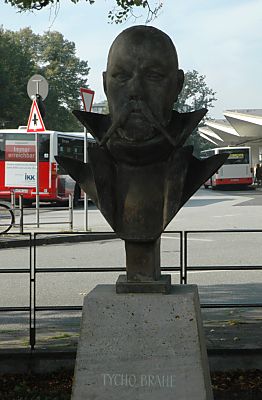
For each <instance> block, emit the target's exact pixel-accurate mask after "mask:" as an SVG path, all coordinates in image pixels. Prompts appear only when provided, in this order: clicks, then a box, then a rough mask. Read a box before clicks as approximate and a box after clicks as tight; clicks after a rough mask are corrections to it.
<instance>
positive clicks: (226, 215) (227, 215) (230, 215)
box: [213, 214, 239, 218]
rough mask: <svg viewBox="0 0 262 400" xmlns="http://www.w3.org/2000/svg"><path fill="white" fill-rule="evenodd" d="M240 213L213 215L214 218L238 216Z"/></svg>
mask: <svg viewBox="0 0 262 400" xmlns="http://www.w3.org/2000/svg"><path fill="white" fill-rule="evenodd" d="M238 215H239V214H224V215H213V218H224V217H237V216H238Z"/></svg>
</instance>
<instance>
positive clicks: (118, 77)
mask: <svg viewBox="0 0 262 400" xmlns="http://www.w3.org/2000/svg"><path fill="white" fill-rule="evenodd" d="M112 76H113V78H114V79H116V80H117V81H119V82H125V81H127V80H128V79H129V75H128V74H127V73H125V72H117V73H115V74H113V75H112Z"/></svg>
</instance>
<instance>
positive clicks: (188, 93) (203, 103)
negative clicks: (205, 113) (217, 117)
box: [174, 70, 217, 156]
mask: <svg viewBox="0 0 262 400" xmlns="http://www.w3.org/2000/svg"><path fill="white" fill-rule="evenodd" d="M205 78H206V77H205V76H204V75H200V74H199V72H197V71H195V70H193V71H187V72H186V73H185V82H184V86H183V89H182V91H181V93H180V95H179V97H178V101H177V103H176V104H175V106H174V109H175V110H177V111H179V112H190V111H195V110H200V109H201V108H207V109H208V110H209V109H210V108H211V107H214V105H213V102H214V101H216V100H217V99H216V97H215V95H216V93H215V92H214V91H213V89H211V88H209V87H208V86H207V84H206V82H205ZM206 119H208V117H205V118H204V119H203V120H202V121H201V122H200V124H201V125H203V124H204V122H205V120H206ZM186 144H191V145H193V146H194V154H195V155H196V156H199V155H200V151H201V150H205V149H207V148H210V145H209V144H208V143H207V142H206V141H205V140H204V139H203V138H201V136H200V135H198V134H197V129H195V130H194V131H193V132H192V134H191V135H190V137H189V139H188V141H187V143H186ZM211 147H213V145H212V146H211Z"/></svg>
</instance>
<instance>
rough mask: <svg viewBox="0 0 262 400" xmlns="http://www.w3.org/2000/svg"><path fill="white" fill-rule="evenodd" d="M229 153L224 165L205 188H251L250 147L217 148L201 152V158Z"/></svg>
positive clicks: (206, 183) (207, 182)
mask: <svg viewBox="0 0 262 400" xmlns="http://www.w3.org/2000/svg"><path fill="white" fill-rule="evenodd" d="M221 153H228V154H229V156H228V158H227V160H226V161H225V162H224V164H223V165H222V166H221V167H220V168H219V170H218V171H216V172H215V174H214V175H213V176H211V178H210V179H208V181H206V182H205V184H204V186H205V188H208V187H211V188H219V187H220V188H221V187H228V186H235V187H236V186H246V187H247V186H249V185H251V184H252V183H253V169H252V164H251V151H250V147H217V148H215V149H210V150H204V151H201V158H207V157H210V156H213V155H214V154H221Z"/></svg>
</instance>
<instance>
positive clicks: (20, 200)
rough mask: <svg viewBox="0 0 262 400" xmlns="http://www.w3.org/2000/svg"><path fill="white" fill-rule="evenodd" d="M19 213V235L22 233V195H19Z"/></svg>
mask: <svg viewBox="0 0 262 400" xmlns="http://www.w3.org/2000/svg"><path fill="white" fill-rule="evenodd" d="M19 212H20V222H19V229H20V233H24V204H23V195H22V194H20V195H19Z"/></svg>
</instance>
